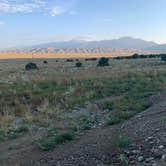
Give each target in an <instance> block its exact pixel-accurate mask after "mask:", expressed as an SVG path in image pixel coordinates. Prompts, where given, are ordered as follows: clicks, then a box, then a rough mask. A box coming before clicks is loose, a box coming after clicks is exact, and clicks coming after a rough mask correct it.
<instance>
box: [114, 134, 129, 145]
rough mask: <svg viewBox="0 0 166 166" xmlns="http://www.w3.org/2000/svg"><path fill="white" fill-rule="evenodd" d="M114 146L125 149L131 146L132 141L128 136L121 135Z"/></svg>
mask: <svg viewBox="0 0 166 166" xmlns="http://www.w3.org/2000/svg"><path fill="white" fill-rule="evenodd" d="M114 144H115V146H116V147H118V148H124V147H127V146H129V145H130V144H131V139H130V138H129V137H128V136H124V135H119V136H118V137H117V138H115V140H114Z"/></svg>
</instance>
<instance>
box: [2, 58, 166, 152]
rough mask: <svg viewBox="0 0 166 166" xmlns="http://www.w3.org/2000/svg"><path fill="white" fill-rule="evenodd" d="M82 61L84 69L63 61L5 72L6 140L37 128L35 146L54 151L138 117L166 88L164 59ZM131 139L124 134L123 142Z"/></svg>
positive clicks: (3, 112) (3, 113) (4, 128)
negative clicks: (104, 127) (103, 127)
mask: <svg viewBox="0 0 166 166" xmlns="http://www.w3.org/2000/svg"><path fill="white" fill-rule="evenodd" d="M80 61H81V63H82V64H83V66H84V67H82V68H79V69H78V68H77V69H75V62H70V64H67V63H68V62H65V61H62V62H61V61H60V62H54V63H53V62H52V64H49V62H48V64H45V66H43V65H41V64H40V63H39V62H37V63H38V66H39V70H36V71H30V72H27V71H25V70H24V69H23V67H22V69H21V70H18V69H17V68H16V69H15V70H13V69H12V70H9V71H6V70H5V69H3V70H1V73H0V74H1V78H3V79H2V80H1V83H0V141H5V140H8V139H16V138H19V137H23V136H25V135H26V134H29V133H31V132H33V130H35V131H36V133H37V134H36V135H34V138H33V139H34V140H33V142H34V145H37V146H38V147H39V148H40V149H42V150H52V149H54V148H55V147H56V146H58V145H59V144H61V143H64V142H66V141H70V140H72V139H74V137H75V136H77V135H79V134H80V133H84V132H85V131H86V130H90V129H92V128H95V127H97V126H101V125H115V124H118V123H121V122H123V121H125V120H127V119H129V118H131V117H133V116H134V115H135V114H137V113H139V112H141V111H144V110H145V109H146V108H148V107H149V103H148V102H147V98H148V97H149V96H151V95H153V94H155V93H157V92H160V91H164V90H166V71H165V67H164V65H165V63H164V62H161V61H160V59H157V58H156V59H146V60H142V59H141V60H133V61H131V60H130V62H129V61H128V60H121V61H119V60H112V61H110V67H103V68H101V67H96V66H97V65H96V63H97V61H95V60H94V61H93V62H89V63H90V65H91V66H90V67H89V68H86V65H87V64H88V62H87V61H85V60H83V59H81V60H80ZM91 63H92V64H91ZM21 64H22V63H21ZM93 64H94V66H93ZM64 66H65V67H64ZM62 68H63V70H62ZM128 143H129V140H128V139H127V138H126V139H125V138H122V137H120V138H119V142H118V143H117V146H125V144H128Z"/></svg>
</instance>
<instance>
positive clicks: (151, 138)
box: [145, 137, 153, 142]
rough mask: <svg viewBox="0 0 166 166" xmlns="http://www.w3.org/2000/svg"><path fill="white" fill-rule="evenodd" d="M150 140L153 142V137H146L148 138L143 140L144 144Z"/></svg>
mask: <svg viewBox="0 0 166 166" xmlns="http://www.w3.org/2000/svg"><path fill="white" fill-rule="evenodd" d="M152 140H153V137H148V138H146V139H145V141H146V142H148V141H152Z"/></svg>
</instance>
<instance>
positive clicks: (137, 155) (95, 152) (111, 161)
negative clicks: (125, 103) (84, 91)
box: [0, 93, 166, 166]
mask: <svg viewBox="0 0 166 166" xmlns="http://www.w3.org/2000/svg"><path fill="white" fill-rule="evenodd" d="M165 99H166V93H161V94H159V95H157V96H154V97H151V98H150V99H149V102H151V104H153V105H152V107H150V108H149V109H147V110H146V111H144V112H142V113H140V114H138V115H137V116H135V117H133V118H132V119H130V120H129V121H126V122H124V123H122V124H119V125H116V126H107V127H102V128H97V129H94V130H91V131H89V132H87V133H86V134H85V135H83V136H81V137H80V138H77V139H75V140H74V141H72V142H69V143H66V144H65V145H61V146H59V147H57V148H56V149H55V150H54V151H53V152H48V153H41V152H40V151H39V150H37V149H36V148H34V147H30V148H29V149H25V150H23V149H21V150H20V151H18V153H14V154H13V155H12V156H11V157H10V158H8V160H7V161H1V164H0V165H5V164H6V165H7V166H10V165H11V166H15V165H18V166H40V165H41V166H105V165H106V166H107V165H108V166H116V165H117V166H121V165H122V163H121V161H120V159H119V156H120V154H123V156H125V163H126V165H129V166H165V165H166V100H165ZM120 134H121V135H123V134H125V135H127V136H128V137H130V138H131V140H132V143H131V144H130V145H128V146H127V147H126V148H117V147H116V146H115V138H116V137H117V136H118V135H120Z"/></svg>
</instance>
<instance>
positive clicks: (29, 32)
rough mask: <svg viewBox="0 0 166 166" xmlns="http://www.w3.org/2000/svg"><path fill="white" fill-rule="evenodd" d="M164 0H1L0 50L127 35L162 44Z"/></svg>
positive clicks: (165, 40)
mask: <svg viewBox="0 0 166 166" xmlns="http://www.w3.org/2000/svg"><path fill="white" fill-rule="evenodd" d="M165 5H166V1H165V0H158V1H156V0H147V1H145V0H139V1H133V0H125V1H124V0H102V1H101V0H93V1H88V0H50V1H48V0H15V1H13V0H1V1H0V36H1V39H0V49H6V48H11V47H15V46H22V45H25V46H26V45H34V44H41V43H48V42H55V41H68V40H87V41H96V40H112V39H117V38H120V37H125V36H131V37H133V38H139V39H143V40H147V41H153V42H156V43H159V44H162V43H166V33H164V32H163V31H162V30H163V29H165V28H166V23H165V22H164V21H163V20H164V19H165V17H166V12H163V11H164V7H165Z"/></svg>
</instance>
